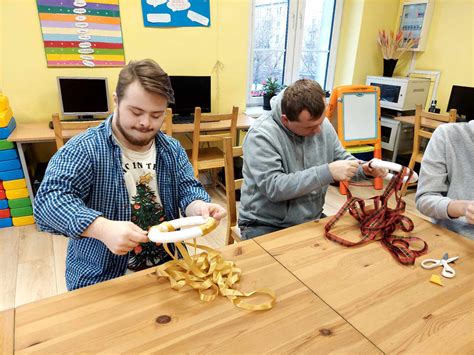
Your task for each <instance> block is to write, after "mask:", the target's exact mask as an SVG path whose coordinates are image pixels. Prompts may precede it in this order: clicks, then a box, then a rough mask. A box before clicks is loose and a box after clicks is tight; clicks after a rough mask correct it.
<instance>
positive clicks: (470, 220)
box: [464, 201, 474, 224]
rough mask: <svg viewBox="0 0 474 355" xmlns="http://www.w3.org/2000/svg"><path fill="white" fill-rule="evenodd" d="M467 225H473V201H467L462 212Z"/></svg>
mask: <svg viewBox="0 0 474 355" xmlns="http://www.w3.org/2000/svg"><path fill="white" fill-rule="evenodd" d="M464 216H465V217H466V220H467V223H470V224H474V201H469V202H468V203H467V205H466V210H465V212H464Z"/></svg>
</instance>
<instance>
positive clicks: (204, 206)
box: [186, 200, 227, 221]
mask: <svg viewBox="0 0 474 355" xmlns="http://www.w3.org/2000/svg"><path fill="white" fill-rule="evenodd" d="M186 215H187V216H202V217H204V218H207V217H212V218H215V219H217V220H218V221H219V220H221V219H222V218H224V217H225V216H227V212H226V210H225V209H224V208H222V207H221V206H220V205H218V204H216V203H208V202H204V201H201V200H196V201H193V202H191V203H190V204H189V206H188V207H187V208H186Z"/></svg>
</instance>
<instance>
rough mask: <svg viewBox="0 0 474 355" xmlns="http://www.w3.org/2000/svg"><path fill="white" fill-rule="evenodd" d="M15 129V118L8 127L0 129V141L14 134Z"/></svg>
mask: <svg viewBox="0 0 474 355" xmlns="http://www.w3.org/2000/svg"><path fill="white" fill-rule="evenodd" d="M15 127H16V122H15V118H14V117H12V119H11V120H10V122H8V126H6V127H3V128H0V139H5V138H8V136H9V135H10V133H12V132H13V130H14V129H15Z"/></svg>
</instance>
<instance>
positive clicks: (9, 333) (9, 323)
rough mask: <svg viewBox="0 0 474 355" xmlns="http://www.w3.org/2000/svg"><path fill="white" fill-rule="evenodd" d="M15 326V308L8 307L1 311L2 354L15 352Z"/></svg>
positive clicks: (0, 347)
mask: <svg viewBox="0 0 474 355" xmlns="http://www.w3.org/2000/svg"><path fill="white" fill-rule="evenodd" d="M14 326H15V310H14V309H7V310H5V311H2V312H0V354H12V353H13V336H14Z"/></svg>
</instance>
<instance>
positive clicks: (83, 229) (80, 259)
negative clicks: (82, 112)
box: [34, 60, 226, 290]
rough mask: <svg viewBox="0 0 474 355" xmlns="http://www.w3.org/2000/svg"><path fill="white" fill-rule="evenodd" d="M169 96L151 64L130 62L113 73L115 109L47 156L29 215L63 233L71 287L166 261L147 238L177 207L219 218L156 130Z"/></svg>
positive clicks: (175, 148)
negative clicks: (40, 182) (155, 226)
mask: <svg viewBox="0 0 474 355" xmlns="http://www.w3.org/2000/svg"><path fill="white" fill-rule="evenodd" d="M78 94H80V93H78ZM173 101H174V97H173V89H172V88H171V84H170V81H169V77H168V75H167V74H166V73H165V72H164V71H163V69H161V67H160V66H159V65H158V64H157V63H155V62H154V61H153V60H141V61H137V62H130V63H129V64H128V65H127V66H125V67H124V68H123V69H122V70H121V72H120V75H119V80H118V83H117V88H116V92H115V93H114V102H115V111H114V113H113V115H111V116H110V117H109V118H108V119H107V120H106V121H105V122H104V123H102V124H101V125H99V126H98V127H96V128H92V129H89V130H87V131H86V132H84V133H82V134H80V135H77V136H75V137H74V138H72V139H71V140H70V141H69V142H68V143H67V144H66V145H65V146H64V147H62V148H61V149H60V150H59V151H58V152H57V153H56V154H55V155H54V157H53V158H52V159H51V161H50V163H49V165H48V169H47V171H46V174H45V178H44V180H43V182H42V184H41V187H40V189H39V191H38V194H37V196H36V199H35V206H34V214H35V219H36V222H37V224H38V226H39V227H40V228H41V229H42V230H44V231H47V232H50V233H57V234H62V235H64V236H66V237H69V244H68V252H67V259H66V284H67V287H68V289H69V290H73V289H76V288H80V287H84V286H87V285H92V284H95V283H97V282H101V281H105V280H109V279H112V278H115V277H118V276H122V275H124V274H125V273H126V271H127V270H141V269H144V268H147V267H151V266H154V265H157V264H161V263H163V262H166V261H167V260H169V259H168V255H167V254H166V253H165V251H164V250H163V247H162V246H160V245H156V244H154V243H152V242H150V241H149V239H148V237H147V229H148V228H149V227H151V226H152V225H154V224H158V223H161V222H163V221H164V220H172V219H176V218H179V217H180V212H181V214H182V215H187V216H191V215H202V216H204V217H207V216H212V217H214V218H217V219H220V218H222V217H223V216H225V214H226V212H225V210H224V209H223V208H222V207H220V206H219V205H216V204H212V203H209V201H210V198H209V195H208V194H207V193H206V191H205V190H204V189H203V187H202V186H201V184H200V183H199V182H198V181H197V180H196V179H195V178H194V174H193V169H192V166H191V164H190V162H189V160H188V158H187V156H186V152H185V151H184V149H183V148H182V147H181V145H180V144H179V142H178V141H176V140H175V139H173V138H171V137H168V136H166V135H165V134H163V133H162V132H161V131H160V128H161V126H162V124H163V120H164V116H165V111H166V108H167V106H168V104H169V103H172V102H173Z"/></svg>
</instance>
